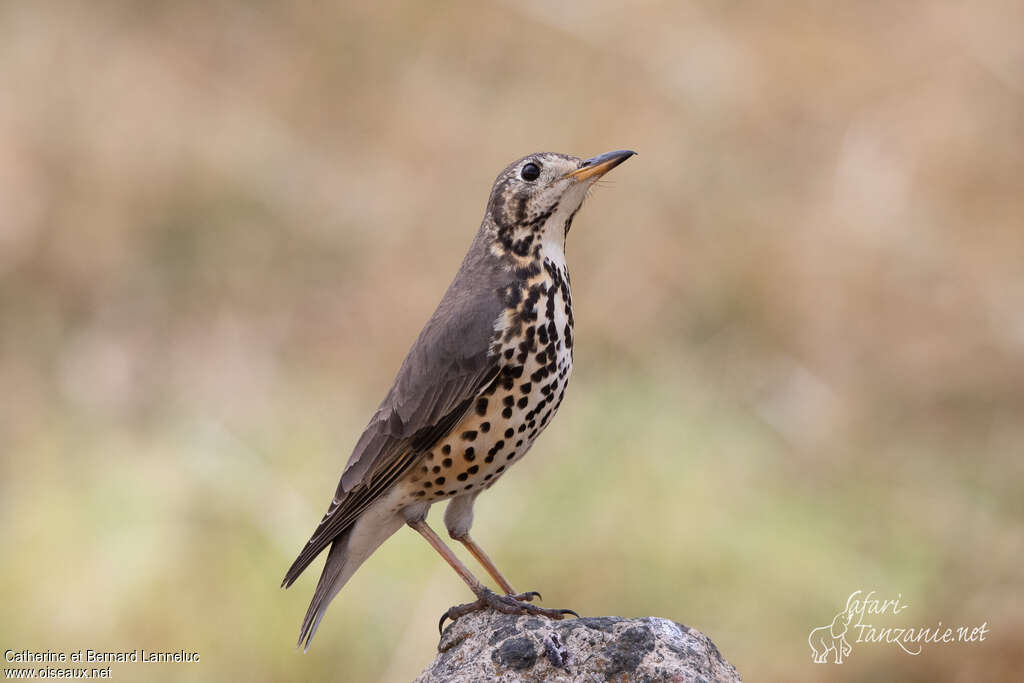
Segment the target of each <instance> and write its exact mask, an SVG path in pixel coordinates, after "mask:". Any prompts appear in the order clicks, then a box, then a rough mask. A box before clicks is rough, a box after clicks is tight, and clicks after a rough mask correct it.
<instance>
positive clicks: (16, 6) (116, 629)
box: [0, 0, 1024, 682]
mask: <svg viewBox="0 0 1024 683" xmlns="http://www.w3.org/2000/svg"><path fill="white" fill-rule="evenodd" d="M1021 26H1024V5H1021V4H1020V3H1011V2H942V3H932V2H923V1H922V2H902V3H834V4H833V3H820V2H787V3H761V4H757V5H754V4H749V3H722V2H711V1H705V2H671V1H667V0H652V1H647V2H634V3H629V4H624V3H612V2H597V3H585V4H584V3H579V4H573V5H567V4H562V3H560V4H556V3H546V2H540V1H539V0H520V1H518V2H511V1H509V2H500V1H499V2H484V3H476V2H451V3H444V4H440V5H434V4H424V3H415V2H408V3H404V4H403V3H392V2H384V3H366V4H362V5H351V6H344V5H341V4H337V5H333V6H330V7H327V6H324V4H323V3H284V2H261V3H251V4H248V5H243V4H240V3H238V4H236V3H230V2H206V3H164V2H102V3H67V4H54V3H50V2H3V3H0V324H2V328H0V329H2V334H0V388H2V399H0V400H2V401H3V409H2V411H0V450H2V452H3V458H2V460H0V468H2V469H0V538H2V539H3V551H2V556H3V560H2V565H0V567H2V568H0V605H2V607H0V610H2V613H3V614H2V618H0V646H2V647H3V648H15V649H22V648H32V649H44V648H51V649H57V650H65V651H67V650H73V649H77V648H86V647H91V648H100V649H132V648H139V647H144V648H150V649H161V650H177V649H186V650H196V651H199V652H200V653H201V656H202V660H201V663H200V664H196V665H150V667H149V668H144V669H140V668H137V666H138V665H137V666H136V667H133V666H132V665H121V666H117V665H115V667H114V671H113V673H114V677H115V678H119V679H121V680H143V679H144V680H195V681H207V680H208V681H220V680H247V681H252V682H257V681H282V680H290V679H295V680H313V679H331V680H367V681H374V680H381V681H404V680H409V679H411V678H412V677H413V676H414V675H415V674H416V673H417V672H418V671H419V670H420V669H421V668H422V667H423V666H424V665H425V664H426V663H427V662H428V661H429V660H430V659H431V657H432V652H433V648H434V645H435V643H436V629H435V624H436V620H437V617H438V615H439V614H440V613H441V612H442V611H443V610H444V609H445V608H447V607H448V606H449V605H451V604H453V603H455V602H462V601H465V600H466V599H467V598H468V597H469V595H468V592H467V591H466V589H465V587H464V586H463V585H462V584H461V582H460V581H459V580H458V578H457V577H456V576H455V575H454V574H453V573H452V572H451V571H450V570H449V569H448V568H447V567H446V566H445V565H444V564H443V563H442V561H441V560H440V559H439V558H438V557H437V556H436V555H435V554H434V553H433V551H431V550H430V549H429V547H427V545H426V544H425V543H423V541H422V540H421V539H420V538H419V537H417V536H416V534H414V533H412V532H409V531H408V530H403V531H401V532H399V533H398V534H397V535H396V536H395V537H394V538H393V539H392V540H391V541H389V542H388V543H387V544H386V545H385V546H384V547H383V548H382V550H381V551H380V552H379V553H378V554H377V555H375V556H374V557H373V558H372V559H371V560H370V561H369V562H368V563H367V564H366V565H365V566H364V567H363V569H362V570H361V571H360V572H359V573H358V574H357V575H356V577H355V579H354V580H353V581H352V582H351V583H350V584H349V585H348V586H347V587H346V589H345V590H344V591H343V592H342V594H341V595H340V596H339V597H338V599H337V600H336V601H335V603H334V604H333V605H332V607H331V609H330V611H329V612H328V615H327V618H326V619H325V621H324V624H323V626H322V628H321V629H320V632H319V634H318V636H317V639H316V641H315V642H314V643H313V647H312V649H311V650H310V652H309V653H308V654H306V655H302V654H301V653H296V651H295V650H294V642H295V638H296V636H297V633H298V626H299V622H300V620H301V617H302V615H303V612H304V611H305V609H306V605H307V602H308V599H309V597H310V594H311V592H312V587H313V585H314V582H315V579H316V577H317V575H318V573H319V568H320V562H319V561H318V562H317V563H316V564H315V565H313V568H312V571H310V572H308V574H307V575H306V576H304V577H303V579H302V580H301V581H300V582H299V583H298V584H297V585H296V586H295V587H294V588H293V589H291V590H288V591H282V590H280V589H279V588H278V584H279V582H280V580H281V577H282V575H283V574H284V571H285V569H286V568H287V566H288V565H289V563H290V562H291V560H292V559H293V557H294V555H295V554H296V553H297V552H298V550H299V549H300V547H301V546H302V544H303V543H304V542H305V540H306V538H307V536H308V534H309V532H310V531H311V530H312V528H313V526H314V525H315V523H316V522H317V521H318V520H319V517H320V515H321V514H322V512H323V510H324V509H325V507H326V505H327V503H328V501H329V498H330V495H331V493H332V492H333V488H334V486H335V483H336V481H337V477H338V475H339V474H340V471H341V468H342V467H343V464H344V462H345V460H346V458H347V457H348V454H349V451H350V449H351V447H352V445H353V444H354V443H355V441H356V439H357V437H358V435H359V432H360V430H361V428H362V426H363V425H364V424H365V421H366V419H367V418H368V417H369V415H370V413H371V411H372V410H373V408H374V407H376V405H377V403H378V401H379V400H380V398H381V397H382V396H383V393H384V392H385V390H386V388H387V386H388V385H389V383H390V381H391V379H392V377H393V373H394V372H395V370H396V369H397V367H398V364H399V362H400V361H401V359H402V357H403V355H404V353H405V351H406V350H407V348H408V346H409V344H410V343H411V341H412V340H413V338H414V337H415V335H416V334H417V332H418V330H419V328H420V326H421V325H422V324H423V322H424V321H425V320H426V318H427V317H428V316H429V314H430V312H431V311H432V310H433V306H434V305H435V303H436V302H437V300H438V299H439V298H440V295H441V294H442V292H443V290H444V288H445V287H446V286H447V284H448V282H449V279H450V278H451V276H452V275H453V273H454V272H455V269H456V268H457V266H458V263H459V262H460V260H461V258H462V255H463V253H464V251H465V249H466V247H467V246H468V244H469V241H470V239H471V237H472V235H473V233H474V231H475V230H476V227H477V225H478V223H479V220H480V217H481V215H482V211H483V207H484V203H485V200H486V197H487V193H488V191H489V189H490V185H491V182H492V180H493V178H494V176H495V175H496V174H497V173H498V171H499V170H500V169H501V168H503V167H504V166H505V165H506V164H507V163H508V162H510V161H511V160H513V159H515V158H518V157H520V156H522V155H524V154H527V153H529V152H533V151H542V150H544V151H559V152H569V153H574V154H578V155H581V156H589V155H593V154H597V153H600V152H605V151H608V150H611V149H618V148H624V147H626V148H631V149H635V150H637V151H638V152H639V156H638V157H636V158H634V159H632V160H630V162H629V163H628V164H626V165H624V166H622V167H621V168H619V169H617V170H616V171H615V172H614V173H613V174H612V175H611V176H609V182H608V183H607V184H606V185H605V186H603V187H601V188H599V189H598V191H597V192H596V193H595V195H594V196H593V197H592V198H591V200H589V202H588V204H587V206H586V208H585V209H584V211H583V212H582V214H581V215H580V217H579V218H578V220H577V221H576V226H575V228H574V230H573V232H572V234H571V235H570V238H569V259H570V265H571V268H572V274H573V285H574V301H575V303H576V320H577V334H576V337H577V339H578V344H577V349H576V369H575V377H574V380H573V384H572V386H571V389H570V391H569V394H568V397H567V400H566V402H565V404H564V405H563V407H562V410H561V414H560V415H559V418H558V419H557V420H555V421H554V423H553V426H552V427H551V428H550V429H549V430H548V431H547V432H546V433H545V435H544V437H543V438H542V439H540V440H539V442H538V444H537V446H536V447H535V448H534V449H533V451H532V452H531V454H530V457H528V458H526V459H525V460H524V462H523V463H522V464H520V465H519V466H518V467H516V468H515V469H514V470H513V472H512V473H511V474H510V475H509V476H508V477H506V478H505V479H503V481H502V484H501V486H499V487H496V488H495V489H494V490H493V491H492V492H491V493H490V494H489V495H488V496H486V497H484V498H482V499H481V501H480V503H479V505H478V506H477V509H478V514H477V522H476V526H475V529H474V531H475V536H476V537H477V538H478V539H479V540H480V541H481V543H482V544H483V545H484V546H485V547H486V548H488V549H489V551H490V552H491V554H492V556H494V557H495V559H496V561H497V562H498V563H499V565H500V566H502V567H503V568H505V571H506V573H507V574H508V575H509V576H510V577H511V578H512V581H513V583H514V584H515V585H516V586H517V587H519V588H521V589H524V590H525V589H538V590H541V591H542V592H543V593H544V596H545V598H546V604H547V605H549V606H558V607H573V608H575V609H577V610H578V611H580V612H581V613H584V614H588V615H603V614H621V615H629V616H642V615H649V614H655V615H661V616H666V617H670V618H672V619H675V620H678V621H681V622H683V623H685V624H688V625H690V626H693V627H695V628H698V629H700V630H702V631H704V632H706V633H707V634H709V635H710V636H711V638H712V639H713V640H714V641H715V643H716V644H717V645H718V646H719V647H720V648H721V650H722V652H723V653H724V654H725V656H726V657H727V658H728V659H730V660H731V661H732V662H733V663H735V665H736V666H737V667H738V668H739V670H740V671H741V672H742V673H743V674H745V676H746V677H747V678H748V679H749V680H787V681H792V680H798V681H799V680H807V681H809V680H817V679H820V678H828V679H834V680H845V681H859V680H878V679H890V680H897V679H900V680H920V681H931V680H972V681H973V680H986V679H987V680H1000V679H1002V680H1007V679H1008V678H1010V677H1012V676H1013V675H1019V671H1020V670H1021V668H1022V667H1024V660H1022V658H1021V657H1022V656H1021V651H1020V648H1019V646H1020V643H1021V641H1022V640H1024V617H1022V616H1021V615H1022V610H1024V592H1022V591H1024V570H1022V566H1024V533H1022V532H1024V459H1022V457H1021V456H1022V451H1024V421H1022V417H1024V41H1022V40H1021ZM434 519H435V521H438V522H439V515H438V514H437V513H436V512H435V516H434ZM858 589H862V590H865V591H867V590H876V591H878V592H879V594H880V595H884V596H892V597H895V595H896V594H897V593H899V594H901V595H902V596H903V600H904V601H905V603H907V604H908V605H909V609H908V610H907V611H906V612H904V613H903V615H901V616H905V617H906V620H905V622H904V625H910V626H928V625H934V624H935V623H936V622H937V621H941V622H942V623H943V624H948V625H955V624H980V623H982V622H988V625H989V628H990V629H991V633H990V635H989V636H988V639H987V640H986V642H984V643H983V644H975V645H962V644H961V645H942V646H930V647H926V649H925V651H924V653H923V654H922V655H920V656H918V657H911V656H909V655H906V654H905V653H903V652H902V651H901V650H899V649H898V648H896V647H895V646H892V645H880V644H871V645H869V644H855V645H854V649H853V654H852V656H851V657H850V658H849V660H848V661H847V662H845V663H844V664H842V665H839V666H837V665H834V664H830V665H827V668H825V666H826V665H814V664H812V663H811V657H810V650H809V647H808V644H807V636H808V633H809V631H810V630H811V629H812V628H814V627H817V626H820V625H822V624H825V623H828V622H829V621H831V619H832V617H833V616H834V615H835V613H836V612H837V611H838V610H840V609H841V608H842V606H843V604H844V603H845V600H846V597H847V596H848V595H849V594H850V593H851V592H852V591H854V590H858ZM889 623H892V624H896V622H895V621H892V620H890V622H889ZM896 625H898V624H896Z"/></svg>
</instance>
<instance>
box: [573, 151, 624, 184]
mask: <svg viewBox="0 0 1024 683" xmlns="http://www.w3.org/2000/svg"><path fill="white" fill-rule="evenodd" d="M634 154H636V152H634V151H633V150H631V149H620V150H616V151H614V152H608V153H606V154H602V155H600V156H596V157H593V158H591V159H587V160H586V161H584V162H583V165H582V166H580V167H579V168H577V169H576V170H575V171H570V172H569V173H566V174H565V175H564V176H562V180H565V179H567V178H572V179H573V180H575V181H576V182H581V181H584V180H586V179H587V178H600V177H601V176H603V175H604V174H605V173H607V172H608V171H610V170H612V169H613V168H615V167H616V166H618V165H619V164H621V163H622V162H623V161H625V160H626V159H628V158H630V157H631V156H633V155H634Z"/></svg>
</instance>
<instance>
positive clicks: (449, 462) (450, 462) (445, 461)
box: [441, 458, 452, 467]
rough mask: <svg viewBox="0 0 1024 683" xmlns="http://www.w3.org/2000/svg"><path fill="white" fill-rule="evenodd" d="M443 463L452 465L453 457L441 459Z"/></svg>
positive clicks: (446, 465) (448, 465) (447, 465)
mask: <svg viewBox="0 0 1024 683" xmlns="http://www.w3.org/2000/svg"><path fill="white" fill-rule="evenodd" d="M441 464H442V465H444V466H445V467H451V466H452V459H451V458H445V459H444V460H442V461H441Z"/></svg>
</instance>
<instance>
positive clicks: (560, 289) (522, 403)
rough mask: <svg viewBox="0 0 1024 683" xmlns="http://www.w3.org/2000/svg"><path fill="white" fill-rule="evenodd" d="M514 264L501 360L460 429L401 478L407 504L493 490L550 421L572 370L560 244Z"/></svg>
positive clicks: (499, 342)
mask: <svg viewBox="0 0 1024 683" xmlns="http://www.w3.org/2000/svg"><path fill="white" fill-rule="evenodd" d="M535 254H536V258H533V259H531V260H530V262H529V263H528V264H527V265H524V266H522V267H519V268H518V269H516V278H515V280H514V281H513V282H512V283H510V284H509V285H508V286H507V287H506V288H505V291H504V298H505V310H504V311H503V312H502V314H501V315H500V316H499V318H498V320H497V321H495V337H494V341H493V342H492V345H491V351H492V354H494V355H495V356H497V357H499V358H500V359H501V362H502V366H501V370H500V371H499V372H498V374H497V376H496V377H495V378H494V380H493V381H492V382H491V383H490V384H489V385H488V386H487V387H486V388H485V389H484V390H483V391H482V392H481V393H480V394H479V396H477V398H476V400H475V401H474V403H473V406H472V408H471V409H470V411H469V412H468V413H467V414H466V415H465V416H464V417H463V418H462V420H461V421H460V422H459V423H458V424H457V425H456V426H455V428H454V429H452V431H451V432H450V433H449V434H448V435H447V436H446V437H444V438H442V439H441V440H440V441H438V442H437V443H436V444H435V445H434V447H433V448H432V449H431V450H430V451H428V452H427V453H426V454H424V456H423V458H422V460H421V461H420V463H419V464H418V465H417V466H416V467H414V468H412V469H411V471H410V473H409V474H408V475H407V476H406V477H404V478H403V480H402V482H401V483H400V486H401V489H402V493H403V495H402V496H401V497H402V499H403V501H402V502H403V503H405V502H406V501H408V502H409V503H412V502H428V503H432V502H436V501H438V500H442V499H445V498H451V497H454V496H458V495H462V494H467V493H470V492H474V491H477V490H479V489H481V488H484V489H485V488H489V487H490V486H491V485H492V484H494V482H495V481H497V480H498V478H499V477H501V475H502V474H503V473H504V472H505V471H506V470H507V469H508V468H509V467H511V466H512V464H513V463H515V462H517V461H518V460H519V459H521V458H522V457H523V456H524V455H525V454H526V452H527V451H528V450H529V449H530V446H531V445H533V442H534V440H535V439H536V438H537V436H538V435H539V434H540V433H541V431H543V430H544V428H545V427H546V426H547V425H548V424H549V423H550V421H551V418H552V417H554V415H555V412H556V411H557V410H558V407H559V406H560V405H561V403H562V398H563V397H564V396H565V388H566V385H567V384H568V383H569V375H570V373H571V372H572V342H573V337H572V330H573V317H572V296H571V294H570V292H569V273H568V270H567V268H566V264H565V255H564V251H563V250H562V249H561V245H557V246H556V245H552V246H549V245H547V244H545V245H543V247H542V248H541V249H538V250H537V251H536V252H535Z"/></svg>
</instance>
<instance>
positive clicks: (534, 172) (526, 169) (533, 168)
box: [519, 163, 540, 180]
mask: <svg viewBox="0 0 1024 683" xmlns="http://www.w3.org/2000/svg"><path fill="white" fill-rule="evenodd" d="M519 175H520V176H522V178H523V180H536V179H537V178H539V177H540V166H538V165H537V164H534V163H529V164H526V165H525V166H523V170H522V171H520V172H519Z"/></svg>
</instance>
